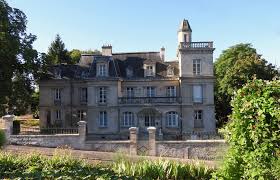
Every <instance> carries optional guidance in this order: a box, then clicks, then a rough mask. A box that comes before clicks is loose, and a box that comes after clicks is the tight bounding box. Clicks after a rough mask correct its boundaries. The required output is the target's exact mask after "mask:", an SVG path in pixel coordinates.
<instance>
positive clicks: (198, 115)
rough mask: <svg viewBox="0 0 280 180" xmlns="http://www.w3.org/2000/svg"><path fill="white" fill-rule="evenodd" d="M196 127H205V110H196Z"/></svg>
mask: <svg viewBox="0 0 280 180" xmlns="http://www.w3.org/2000/svg"><path fill="white" fill-rule="evenodd" d="M194 127H195V128H202V127H203V111H202V110H195V111H194Z"/></svg>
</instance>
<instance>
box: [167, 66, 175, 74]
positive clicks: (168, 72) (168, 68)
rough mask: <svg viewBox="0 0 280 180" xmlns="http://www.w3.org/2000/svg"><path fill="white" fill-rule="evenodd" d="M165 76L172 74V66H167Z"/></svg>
mask: <svg viewBox="0 0 280 180" xmlns="http://www.w3.org/2000/svg"><path fill="white" fill-rule="evenodd" d="M167 76H174V67H171V66H168V67H167Z"/></svg>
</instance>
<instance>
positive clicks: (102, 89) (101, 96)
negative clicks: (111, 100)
mask: <svg viewBox="0 0 280 180" xmlns="http://www.w3.org/2000/svg"><path fill="white" fill-rule="evenodd" d="M99 103H106V88H105V87H100V88H99Z"/></svg>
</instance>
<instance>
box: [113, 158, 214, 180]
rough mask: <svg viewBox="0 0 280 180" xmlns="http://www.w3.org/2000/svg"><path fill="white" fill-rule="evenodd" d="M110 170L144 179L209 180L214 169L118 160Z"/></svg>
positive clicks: (167, 163)
mask: <svg viewBox="0 0 280 180" xmlns="http://www.w3.org/2000/svg"><path fill="white" fill-rule="evenodd" d="M112 169H113V170H114V171H115V172H116V173H118V174H119V175H128V176H133V177H135V178H139V179H141V178H143V177H145V179H161V180H165V179H190V180H191V179H210V178H211V173H213V171H214V169H212V168H207V167H206V166H203V165H201V164H197V165H195V164H183V163H180V162H175V161H168V160H155V161H151V160H140V161H137V162H131V161H130V160H129V159H120V160H119V161H117V162H115V163H114V164H113V166H112Z"/></svg>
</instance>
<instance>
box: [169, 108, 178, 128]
mask: <svg viewBox="0 0 280 180" xmlns="http://www.w3.org/2000/svg"><path fill="white" fill-rule="evenodd" d="M178 117H179V116H178V113H177V112H175V111H170V112H168V113H166V120H167V122H166V123H167V127H178V119H179V118H178Z"/></svg>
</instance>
